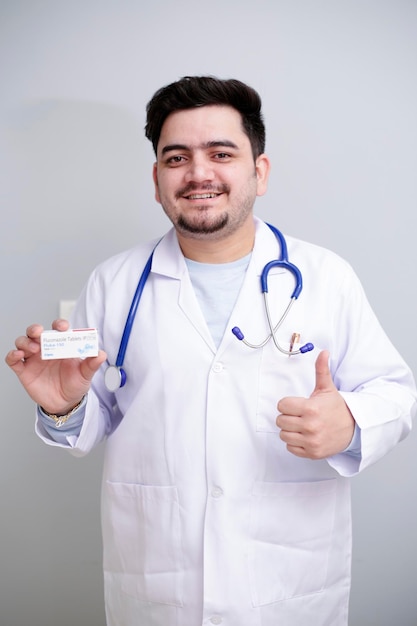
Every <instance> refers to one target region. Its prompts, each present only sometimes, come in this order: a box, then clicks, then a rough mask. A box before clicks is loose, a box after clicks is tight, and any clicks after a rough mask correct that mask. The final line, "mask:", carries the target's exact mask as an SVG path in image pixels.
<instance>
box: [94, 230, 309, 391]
mask: <svg viewBox="0 0 417 626" xmlns="http://www.w3.org/2000/svg"><path fill="white" fill-rule="evenodd" d="M267 226H269V228H270V229H271V230H272V232H273V233H274V235H275V237H276V238H277V240H278V243H279V246H280V257H279V258H278V259H274V260H273V261H270V262H269V263H267V264H266V265H265V267H264V268H263V270H262V274H261V290H262V293H263V296H264V303H265V311H266V316H267V320H268V326H269V329H270V333H269V335H268V336H267V337H266V338H265V340H264V341H263V342H262V343H260V344H257V345H255V344H251V343H249V342H248V341H247V340H246V339H245V337H244V335H243V333H242V331H241V330H240V328H238V327H237V326H235V327H234V328H233V329H232V332H233V334H234V335H235V336H236V337H237V338H238V339H239V340H240V341H243V343H244V344H245V345H247V346H249V347H250V348H262V347H263V346H264V345H265V344H266V343H267V342H268V341H269V340H270V339H272V340H273V341H274V344H275V346H276V347H277V349H278V350H279V351H280V352H283V353H284V354H288V355H295V354H303V353H305V352H309V351H310V350H313V348H314V346H313V344H312V343H307V344H305V345H304V346H301V347H300V348H299V349H298V350H294V351H289V350H285V349H284V348H282V347H281V346H280V344H279V343H278V341H277V338H276V336H275V334H276V331H277V330H278V328H279V327H280V326H281V325H282V323H283V321H284V320H285V318H286V317H287V315H288V313H289V311H290V309H291V307H292V305H293V304H294V302H295V300H296V299H297V298H298V296H299V295H300V293H301V290H302V288H303V279H302V276H301V272H300V270H299V269H298V267H297V266H296V265H294V264H293V263H290V262H289V260H288V251H287V244H286V241H285V238H284V235H283V234H282V233H281V231H279V230H278V229H277V228H276V227H275V226H272V225H271V224H267ZM158 243H159V242H158ZM156 245H158V244H156ZM155 248H156V246H155ZM155 248H154V249H153V250H152V252H151V254H150V256H149V259H148V260H147V262H146V265H145V267H144V268H143V271H142V274H141V276H140V278H139V282H138V285H137V287H136V291H135V294H134V296H133V299H132V303H131V305H130V309H129V313H128V315H127V318H126V323H125V327H124V330H123V335H122V338H121V340H120V346H119V351H118V353H117V358H116V363H115V364H114V365H109V366H108V367H107V369H106V371H105V373H104V384H105V386H106V388H107V389H108V391H111V392H115V391H117V389H120V387H123V386H124V385H125V383H126V380H127V377H126V372H125V370H124V369H123V363H124V359H125V355H126V350H127V345H128V343H129V338H130V333H131V332H132V328H133V323H134V321H135V317H136V313H137V310H138V306H139V302H140V299H141V297H142V293H143V290H144V287H145V284H146V281H147V280H148V277H149V274H150V271H151V267H152V259H153V253H154V252H155ZM274 267H281V268H283V269H284V270H287V271H289V272H291V274H292V275H293V276H294V279H295V288H294V291H293V292H292V294H291V298H290V302H289V304H288V306H287V308H286V309H285V311H284V313H283V314H282V316H281V318H280V320H279V322H278V323H277V324H276V325H275V326H273V324H272V321H271V315H270V312H269V305H268V297H267V294H268V274H269V272H270V270H271V269H272V268H274Z"/></svg>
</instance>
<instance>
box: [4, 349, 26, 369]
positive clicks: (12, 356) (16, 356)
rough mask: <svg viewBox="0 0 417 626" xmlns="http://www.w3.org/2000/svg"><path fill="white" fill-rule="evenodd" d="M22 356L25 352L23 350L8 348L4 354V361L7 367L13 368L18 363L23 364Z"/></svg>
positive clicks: (23, 356)
mask: <svg viewBox="0 0 417 626" xmlns="http://www.w3.org/2000/svg"><path fill="white" fill-rule="evenodd" d="M24 358H25V353H24V351H23V350H10V352H8V353H7V354H6V358H5V361H6V363H7V365H8V366H9V367H11V368H12V369H14V368H15V367H16V365H18V364H19V363H22V365H23V359H24Z"/></svg>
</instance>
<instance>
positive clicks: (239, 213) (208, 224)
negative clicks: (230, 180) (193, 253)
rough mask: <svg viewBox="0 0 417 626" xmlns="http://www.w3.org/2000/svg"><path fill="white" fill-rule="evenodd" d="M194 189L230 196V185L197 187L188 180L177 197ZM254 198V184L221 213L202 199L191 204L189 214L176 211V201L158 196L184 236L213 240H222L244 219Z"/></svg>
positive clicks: (185, 194) (184, 196) (184, 195)
mask: <svg viewBox="0 0 417 626" xmlns="http://www.w3.org/2000/svg"><path fill="white" fill-rule="evenodd" d="M255 180H256V178H255V177H254V181H255ZM195 191H199V192H201V193H214V194H225V195H227V196H229V195H230V187H229V186H228V185H227V184H221V185H212V184H205V185H198V186H197V185H196V184H195V183H189V184H188V185H186V186H184V187H183V188H182V189H179V190H178V191H177V193H176V200H177V201H178V200H181V198H186V197H187V196H188V195H191V194H192V193H193V192H195ZM255 197H256V187H255V185H254V186H253V187H252V189H250V188H249V187H248V189H246V190H245V191H244V192H243V193H242V194H241V196H240V198H238V199H235V201H234V203H233V204H234V206H233V205H232V207H231V208H230V207H229V209H228V210H225V211H221V212H217V211H215V210H214V211H213V210H212V209H213V207H212V205H211V204H210V200H208V199H201V204H200V205H199V206H194V207H193V211H192V212H191V214H187V211H184V212H182V211H179V210H177V209H176V207H175V204H170V203H169V202H164V201H163V200H164V199H163V198H161V204H162V208H163V209H164V211H165V213H166V215H167V217H168V218H169V219H170V220H171V222H172V223H173V225H174V227H175V228H176V229H177V230H178V232H179V233H181V234H182V235H183V236H185V237H190V238H192V239H205V238H207V237H210V236H211V238H212V239H222V238H224V237H227V236H228V235H230V234H231V233H233V232H234V231H235V230H236V229H237V228H239V227H240V226H241V225H242V224H243V223H244V222H245V220H246V219H247V217H248V215H249V214H250V213H251V211H252V208H253V204H254V200H255Z"/></svg>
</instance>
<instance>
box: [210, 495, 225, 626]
mask: <svg viewBox="0 0 417 626" xmlns="http://www.w3.org/2000/svg"><path fill="white" fill-rule="evenodd" d="M211 495H212V496H213V498H220V497H221V496H222V495H223V489H221V488H220V487H213V489H212V490H211ZM213 623H214V624H219V623H220V622H213Z"/></svg>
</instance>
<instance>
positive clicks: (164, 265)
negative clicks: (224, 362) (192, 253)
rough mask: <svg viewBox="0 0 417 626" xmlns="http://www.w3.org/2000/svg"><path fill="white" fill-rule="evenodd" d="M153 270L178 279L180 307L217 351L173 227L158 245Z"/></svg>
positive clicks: (212, 348) (208, 344)
mask: <svg viewBox="0 0 417 626" xmlns="http://www.w3.org/2000/svg"><path fill="white" fill-rule="evenodd" d="M152 272H153V273H156V274H161V275H163V276H167V277H169V278H172V279H174V280H177V281H178V300H177V305H178V307H179V308H180V309H181V311H182V312H183V314H184V315H185V316H186V317H187V319H188V321H189V322H190V324H192V326H193V327H194V328H195V330H196V331H197V332H198V333H199V334H200V336H201V337H202V338H203V340H204V341H205V343H206V344H207V346H208V347H209V348H210V350H211V351H212V352H213V353H215V352H216V348H215V345H214V343H213V339H212V337H211V334H210V332H209V329H208V327H207V323H206V320H205V319H204V316H203V313H202V311H201V308H200V305H199V304H198V301H197V297H196V295H195V292H194V289H193V286H192V284H191V280H190V276H189V273H188V269H187V266H186V263H185V260H184V256H183V254H182V252H181V249H180V246H179V244H178V239H177V236H176V234H175V230H174V229H171V230H170V231H169V232H168V233H167V234H166V235H165V237H163V239H162V240H161V241H160V243H159V244H158V246H157V247H156V249H155V252H154V256H153V262H152Z"/></svg>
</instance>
